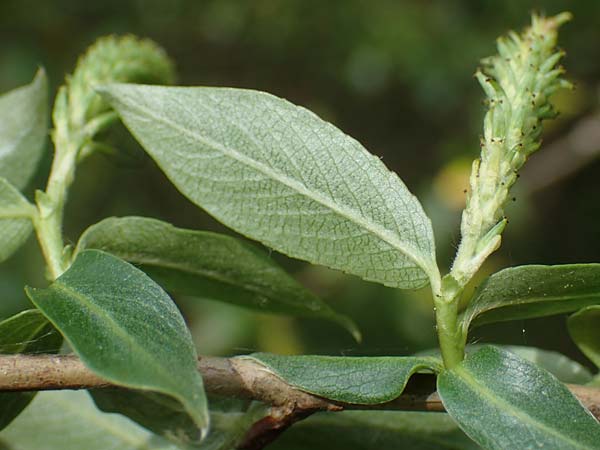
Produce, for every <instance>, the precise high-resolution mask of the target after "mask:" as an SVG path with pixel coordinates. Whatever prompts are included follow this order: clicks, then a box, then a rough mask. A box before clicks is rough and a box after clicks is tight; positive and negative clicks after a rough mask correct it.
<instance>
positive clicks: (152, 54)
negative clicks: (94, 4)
mask: <svg viewBox="0 0 600 450" xmlns="http://www.w3.org/2000/svg"><path fill="white" fill-rule="evenodd" d="M174 78H175V76H174V69H173V64H172V62H171V60H170V59H169V57H168V56H167V54H166V52H165V51H164V50H163V49H162V48H161V47H159V46H158V45H157V44H155V43H154V42H153V41H151V40H149V39H140V38H137V37H135V36H132V35H126V36H105V37H102V38H100V39H98V40H97V41H96V42H95V43H94V44H93V45H92V46H91V47H90V48H89V49H88V50H87V52H86V53H85V54H84V55H83V56H82V57H81V58H80V59H79V61H78V63H77V67H76V68H75V71H74V72H73V75H72V76H71V77H70V78H68V82H67V85H68V90H69V109H70V115H71V123H72V124H74V125H76V124H79V125H81V124H83V123H86V122H87V121H89V120H90V119H91V118H93V117H95V116H97V115H98V114H100V113H102V112H104V111H106V110H108V109H109V106H108V104H107V103H106V102H105V101H104V100H103V99H102V98H101V97H100V96H99V95H97V94H96V93H95V92H94V88H95V87H96V86H97V85H101V84H106V83H114V82H122V83H128V82H129V83H147V84H171V83H172V82H173V81H174Z"/></svg>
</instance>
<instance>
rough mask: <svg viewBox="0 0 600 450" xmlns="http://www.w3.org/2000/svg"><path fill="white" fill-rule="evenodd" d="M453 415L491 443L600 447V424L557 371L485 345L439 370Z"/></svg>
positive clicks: (440, 390) (500, 445)
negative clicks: (557, 376) (554, 371)
mask: <svg viewBox="0 0 600 450" xmlns="http://www.w3.org/2000/svg"><path fill="white" fill-rule="evenodd" d="M438 393H439V395H440V397H441V399H442V402H443V403H444V406H445V407H446V410H447V411H448V413H450V415H451V416H452V417H453V418H454V419H455V420H456V421H457V422H458V424H459V425H460V427H461V428H462V429H463V431H465V433H467V434H468V435H469V436H470V437H471V438H472V439H473V440H475V441H476V442H477V443H478V444H479V445H481V446H482V447H484V448H486V449H503V450H504V449H513V448H552V449H561V450H567V449H592V448H599V447H598V443H600V424H599V423H598V422H597V421H596V420H595V419H594V417H593V416H592V415H591V414H590V413H589V412H588V411H587V410H586V409H585V408H584V407H583V406H581V404H580V403H579V401H578V400H577V399H576V398H575V397H574V396H573V394H571V392H569V390H568V389H567V388H566V387H565V386H564V385H563V384H562V383H561V382H560V381H558V380H557V379H556V378H554V376H552V375H550V374H549V373H548V372H546V371H545V370H543V369H540V368H539V367H537V366H536V365H534V364H532V363H530V362H528V361H525V360H523V359H521V358H519V357H518V356H517V355H515V354H514V353H511V352H508V351H505V350H501V349H498V348H495V347H484V348H482V349H481V350H479V351H478V352H476V353H474V354H472V355H469V357H468V358H467V359H466V360H464V361H463V362H462V363H461V364H459V365H458V366H456V367H454V368H452V369H451V370H447V371H444V372H442V373H441V374H440V375H439V376H438Z"/></svg>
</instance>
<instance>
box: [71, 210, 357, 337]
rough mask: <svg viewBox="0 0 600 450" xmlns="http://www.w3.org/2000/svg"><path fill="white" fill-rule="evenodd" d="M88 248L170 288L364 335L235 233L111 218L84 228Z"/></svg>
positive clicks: (83, 243) (83, 238)
mask: <svg viewBox="0 0 600 450" xmlns="http://www.w3.org/2000/svg"><path fill="white" fill-rule="evenodd" d="M85 248H96V249H99V250H104V251H107V252H109V253H112V254H113V255H116V256H118V257H119V258H122V259H124V260H126V261H129V262H131V263H133V264H136V265H139V266H140V267H141V269H142V270H143V271H144V272H145V273H147V274H148V275H150V276H151V277H152V278H153V279H154V280H155V281H157V282H158V283H159V284H161V285H162V286H163V287H164V288H165V289H166V290H168V291H173V292H177V293H181V294H185V295H191V296H194V297H199V298H206V299H210V300H217V301H221V302H227V303H234V304H236V305H240V306H244V307H246V308H251V309H255V310H258V311H261V312H271V313H283V314H291V315H296V316H305V317H316V318H323V319H330V320H333V321H335V322H338V323H340V324H341V325H342V326H344V327H346V328H347V329H348V330H349V331H350V332H351V333H352V334H353V335H354V336H355V337H356V338H357V339H358V338H359V337H360V333H359V331H358V329H357V328H356V325H355V324H354V323H353V322H352V320H350V319H349V318H347V317H345V316H342V315H340V314H336V313H335V312H334V311H333V310H332V309H331V308H330V307H329V306H328V305H327V304H326V303H324V302H323V301H322V300H320V299H319V298H318V297H317V296H316V295H314V294H312V293H311V292H309V291H308V290H307V289H305V288H304V287H303V286H302V285H300V284H299V283H298V282H297V281H296V280H294V279H293V278H292V277H291V276H289V275H288V274H287V273H286V272H285V271H284V270H283V269H282V268H281V267H280V266H279V265H278V264H276V263H275V261H273V260H272V259H271V258H269V256H268V255H266V254H265V253H264V252H262V251H260V250H259V249H257V248H256V247H254V246H253V245H250V244H247V243H246V242H243V241H241V240H239V239H236V238H233V237H229V236H225V235H222V234H218V233H211V232H207V231H192V230H184V229H180V228H175V227H174V226H172V225H170V224H168V223H165V222H161V221H159V220H155V219H148V218H143V217H124V218H109V219H106V220H103V221H102V222H99V223H97V224H95V225H92V226H91V227H90V228H88V229H87V230H86V231H85V233H84V234H83V235H82V236H81V239H80V240H79V244H78V248H77V251H81V250H83V249H85Z"/></svg>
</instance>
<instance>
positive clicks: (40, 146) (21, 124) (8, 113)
mask: <svg viewBox="0 0 600 450" xmlns="http://www.w3.org/2000/svg"><path fill="white" fill-rule="evenodd" d="M47 132H48V81H47V80H46V73H45V72H44V70H43V69H40V70H38V72H37V74H36V76H35V78H34V79H33V81H32V82H31V84H28V85H27V86H23V87H21V88H18V89H14V90H12V91H10V92H8V93H6V94H4V95H2V96H0V177H3V178H6V179H7V180H8V181H9V182H10V183H11V184H13V185H14V186H16V187H17V188H18V189H23V188H24V187H25V186H26V185H27V183H29V181H30V180H31V177H32V176H33V175H34V174H35V171H36V169H37V166H38V163H39V161H40V158H41V156H42V153H43V151H44V144H45V142H46V136H47Z"/></svg>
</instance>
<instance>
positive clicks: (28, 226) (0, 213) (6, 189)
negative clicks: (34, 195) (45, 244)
mask: <svg viewBox="0 0 600 450" xmlns="http://www.w3.org/2000/svg"><path fill="white" fill-rule="evenodd" d="M34 212H35V211H34V209H33V205H31V204H30V203H29V202H28V201H27V200H26V199H25V197H23V195H21V193H20V192H19V191H18V190H17V189H16V188H15V187H14V186H13V185H11V184H10V183H9V182H8V181H7V180H6V179H5V178H1V177H0V230H1V231H0V262H2V261H5V260H6V259H8V258H9V257H10V256H11V255H12V254H13V253H14V252H15V251H16V250H18V248H19V247H21V245H23V243H24V242H25V241H26V240H27V238H28V237H29V235H30V234H31V231H32V229H33V226H32V223H31V217H32V215H33V214H34Z"/></svg>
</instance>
